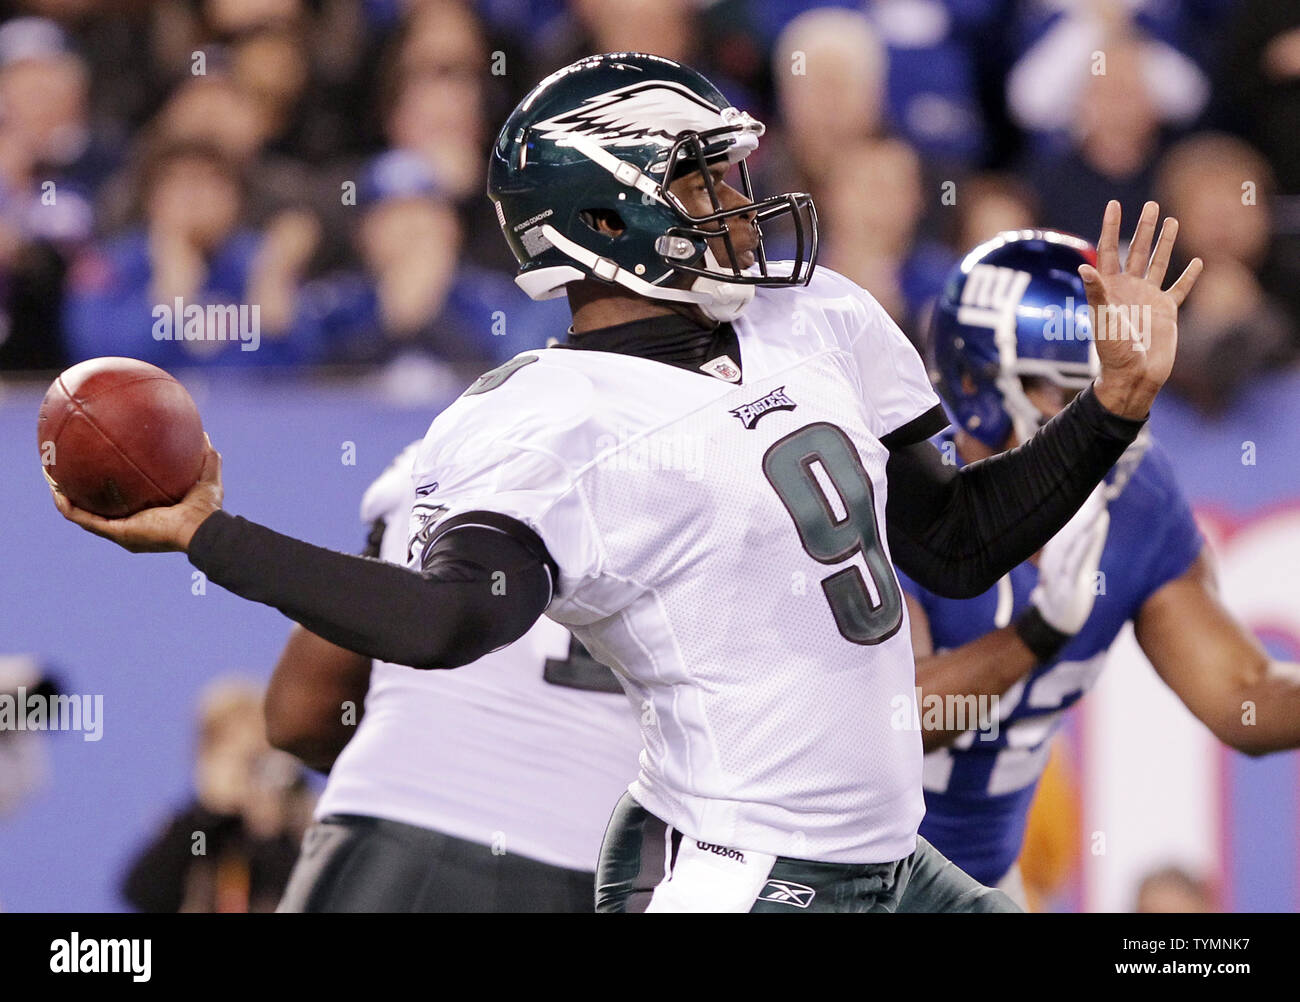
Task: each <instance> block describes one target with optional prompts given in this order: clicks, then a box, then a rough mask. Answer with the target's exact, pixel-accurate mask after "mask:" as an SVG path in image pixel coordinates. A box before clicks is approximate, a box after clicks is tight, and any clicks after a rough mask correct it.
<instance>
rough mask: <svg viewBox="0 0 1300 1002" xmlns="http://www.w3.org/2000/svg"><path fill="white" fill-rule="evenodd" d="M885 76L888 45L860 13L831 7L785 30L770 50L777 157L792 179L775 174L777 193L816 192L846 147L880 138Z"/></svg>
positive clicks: (772, 182) (770, 180)
mask: <svg viewBox="0 0 1300 1002" xmlns="http://www.w3.org/2000/svg"><path fill="white" fill-rule="evenodd" d="M887 72H888V62H887V58H886V54H885V47H884V45H883V44H882V43H881V41H880V38H879V36H878V35H877V33H876V31H875V29H874V28H873V27H872V26H871V22H870V21H869V20H868V19H867V18H866V16H865V15H863V14H861V13H858V12H855V11H848V10H839V9H837V8H829V7H828V8H824V9H818V10H811V11H808V12H807V13H805V14H801V15H800V16H799V17H797V18H795V19H794V20H793V21H791V22H790V24H789V25H787V26H786V28H785V30H784V31H782V32H781V35H780V37H779V38H778V39H777V41H776V45H775V47H774V49H773V52H772V80H773V83H774V85H775V87H776V95H777V99H778V102H779V105H780V112H781V120H782V129H781V133H780V136H781V145H782V149H781V150H780V151H775V152H776V157H777V159H778V160H781V161H784V162H785V165H786V169H787V170H788V171H790V172H791V175H790V176H788V177H780V178H779V179H776V178H773V177H772V173H774V172H772V171H769V172H768V184H769V185H770V186H771V187H772V188H773V190H776V191H790V190H795V191H811V192H812V193H813V194H814V195H816V194H817V189H818V186H819V185H820V184H821V183H822V182H823V180H824V179H825V176H826V173H827V172H828V171H829V170H830V169H831V168H832V167H833V166H834V164H835V162H836V161H837V160H838V159H839V158H840V157H842V156H843V155H844V151H845V150H847V149H850V148H852V147H854V146H856V145H857V144H858V143H859V142H861V141H862V140H864V139H870V138H872V137H875V136H878V135H880V134H881V132H882V131H883V118H882V116H883V113H884V101H885V79H886V74H887ZM773 138H775V137H773ZM760 152H762V149H761V147H760ZM770 159H772V156H771V155H770V154H769V160H770Z"/></svg>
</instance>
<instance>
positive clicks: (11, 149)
mask: <svg viewBox="0 0 1300 1002" xmlns="http://www.w3.org/2000/svg"><path fill="white" fill-rule="evenodd" d="M89 91H90V76H89V74H88V72H87V69H86V66H85V63H84V62H82V60H81V58H80V57H79V56H78V55H77V54H76V53H75V52H73V51H72V49H71V47H70V45H69V42H68V38H67V36H66V35H65V34H64V32H63V30H62V29H61V28H59V26H58V25H57V24H55V23H54V22H53V21H48V20H45V19H42V18H34V17H22V18H16V19H15V20H12V21H8V22H6V23H5V24H4V25H0V115H3V119H2V120H0V124H2V127H3V134H2V135H0V142H3V144H4V146H5V148H6V151H7V155H8V156H10V157H11V158H12V157H16V156H22V157H23V158H25V159H26V161H27V162H28V163H29V164H30V171H31V173H32V174H33V175H34V176H37V177H39V178H40V179H41V180H52V181H54V182H55V183H56V184H57V185H59V186H60V187H68V188H71V189H73V190H75V191H78V192H80V193H81V194H82V195H83V196H86V197H93V196H94V193H95V191H96V190H97V189H98V188H99V186H100V184H101V183H103V181H104V179H105V178H107V177H108V175H109V174H110V173H111V172H112V171H113V170H114V169H116V167H117V165H118V163H119V160H120V157H119V152H118V150H117V149H116V148H115V147H114V146H112V145H110V144H109V143H107V142H105V141H104V140H103V139H101V138H100V137H99V136H96V135H95V133H94V131H93V130H92V129H91V127H90V120H89V102H88V97H89Z"/></svg>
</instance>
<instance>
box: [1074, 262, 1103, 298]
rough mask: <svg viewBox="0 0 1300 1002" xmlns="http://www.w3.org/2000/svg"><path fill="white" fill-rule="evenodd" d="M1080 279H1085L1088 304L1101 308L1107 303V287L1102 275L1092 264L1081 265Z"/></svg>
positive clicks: (1084, 285)
mask: <svg viewBox="0 0 1300 1002" xmlns="http://www.w3.org/2000/svg"><path fill="white" fill-rule="evenodd" d="M1079 277H1080V278H1081V279H1083V288H1084V291H1085V292H1087V293H1088V302H1089V303H1091V304H1092V305H1093V306H1099V305H1101V304H1102V303H1104V302H1105V301H1106V286H1105V285H1104V284H1103V283H1102V280H1101V274H1100V273H1099V272H1098V271H1097V269H1096V268H1094V267H1093V266H1092V265H1090V264H1081V265H1079Z"/></svg>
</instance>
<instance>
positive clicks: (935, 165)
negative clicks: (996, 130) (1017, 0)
mask: <svg viewBox="0 0 1300 1002" xmlns="http://www.w3.org/2000/svg"><path fill="white" fill-rule="evenodd" d="M866 7H867V10H868V12H869V13H870V15H871V20H872V23H874V24H875V26H876V28H877V30H878V31H879V32H880V37H881V39H882V40H883V41H884V43H885V45H886V47H887V49H888V53H889V56H888V63H889V75H888V98H889V102H888V106H889V117H890V120H891V121H892V122H893V123H894V127H895V129H897V131H898V132H899V133H900V134H901V135H903V136H904V137H906V138H907V140H908V142H910V143H911V144H912V146H913V147H915V148H916V150H917V151H918V152H919V153H920V154H921V155H922V156H923V157H925V158H926V160H927V161H931V162H932V169H934V170H940V171H945V172H948V173H952V172H954V171H957V170H961V169H969V168H971V167H973V166H976V165H977V164H979V163H980V162H981V161H982V160H983V159H984V158H985V157H986V156H987V155H988V150H987V148H986V145H987V137H986V135H985V129H984V121H983V113H982V111H981V108H980V100H979V98H980V95H979V88H978V84H977V53H976V47H977V44H978V39H979V37H980V35H981V33H982V32H984V31H985V30H986V29H987V28H988V27H989V25H990V24H992V23H994V22H995V21H996V20H997V18H998V15H999V14H1000V13H1001V12H1002V7H1003V3H1002V0H873V2H870V3H868V4H866Z"/></svg>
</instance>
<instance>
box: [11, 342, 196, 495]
mask: <svg viewBox="0 0 1300 1002" xmlns="http://www.w3.org/2000/svg"><path fill="white" fill-rule="evenodd" d="M36 441H37V445H38V447H39V448H40V451H41V465H42V467H43V468H44V470H45V474H46V476H47V477H48V478H49V479H50V480H51V481H52V482H53V483H55V484H57V485H58V487H59V489H60V490H62V491H63V493H64V494H65V495H67V497H68V500H70V501H71V502H72V503H73V504H75V505H76V506H77V507H78V508H84V509H86V510H87V511H92V512H94V513H95V514H97V515H103V516H104V517H106V518H124V517H126V516H127V515H132V514H134V513H135V512H138V511H141V510H142V509H144V508H153V507H156V506H158V505H169V504H175V503H176V502H177V501H179V500H180V499H181V498H183V497H184V496H185V494H186V492H187V491H188V490H189V489H190V488H191V487H192V486H194V483H195V481H197V480H198V479H199V472H200V470H201V469H202V467H203V454H204V451H205V442H204V436H203V422H202V420H201V419H200V418H199V410H198V408H197V407H195V406H194V401H193V400H192V399H191V398H190V395H189V393H188V392H187V391H186V390H185V387H183V386H181V384H180V383H178V382H177V381H176V380H175V379H174V378H173V377H172V376H171V375H170V374H169V373H167V372H164V371H163V370H162V369H160V368H158V367H157V366H156V365H150V364H149V363H148V362H141V361H139V360H138V359H134V358H113V357H106V358H92V359H90V360H88V361H85V362H81V363H78V364H77V365H74V366H73V367H72V368H70V369H67V370H66V371H64V372H63V373H62V374H61V375H60V376H59V377H58V378H57V379H56V380H54V382H53V383H51V384H50V388H49V390H47V391H46V393H45V399H44V400H43V401H42V402H41V412H40V416H39V418H38V419H37V423H36Z"/></svg>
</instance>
